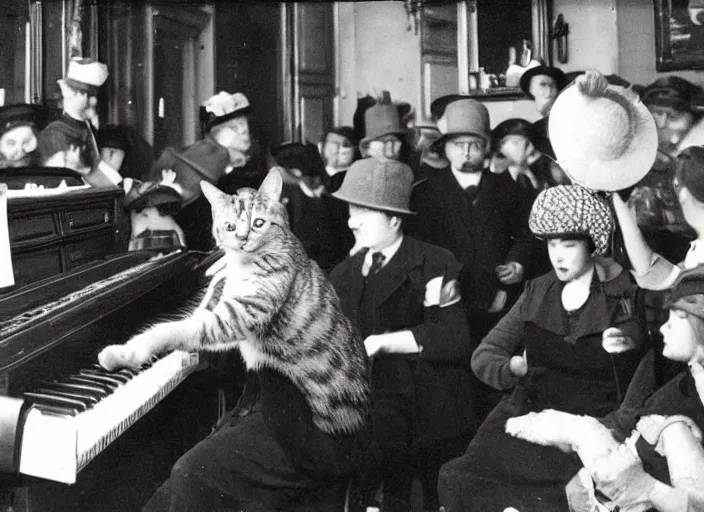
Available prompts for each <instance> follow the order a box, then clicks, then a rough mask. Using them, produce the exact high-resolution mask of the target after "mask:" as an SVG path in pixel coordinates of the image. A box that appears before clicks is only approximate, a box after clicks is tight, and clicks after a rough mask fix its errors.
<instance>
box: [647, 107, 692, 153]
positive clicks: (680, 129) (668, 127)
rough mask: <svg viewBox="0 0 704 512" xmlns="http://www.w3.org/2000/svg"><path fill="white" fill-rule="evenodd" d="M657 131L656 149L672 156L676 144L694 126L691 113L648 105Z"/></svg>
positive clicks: (675, 149)
mask: <svg viewBox="0 0 704 512" xmlns="http://www.w3.org/2000/svg"><path fill="white" fill-rule="evenodd" d="M648 110H650V113H651V114H652V115H653V119H655V126H656V127H657V129H658V149H659V150H660V151H662V152H664V153H666V154H668V155H671V156H674V154H675V153H676V151H677V146H678V144H679V143H680V142H681V141H682V139H683V138H684V136H685V135H687V133H688V132H689V130H690V129H691V128H692V125H693V124H694V115H693V114H692V113H691V112H687V111H684V110H678V109H675V108H672V107H665V106H660V105H648Z"/></svg>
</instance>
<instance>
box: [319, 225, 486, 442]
mask: <svg viewBox="0 0 704 512" xmlns="http://www.w3.org/2000/svg"><path fill="white" fill-rule="evenodd" d="M365 254H366V251H362V252H360V253H357V254H356V255H355V256H353V257H350V258H348V259H346V260H345V261H343V262H342V263H340V264H339V265H338V266H337V267H335V269H334V270H333V271H332V273H331V275H330V281H331V282H332V284H333V286H334V287H335V289H336V290H337V293H338V294H339V296H340V300H341V304H342V310H343V311H344V313H345V314H346V315H347V316H348V317H349V318H350V319H351V320H352V322H353V324H354V325H355V326H356V327H357V328H358V329H359V331H360V333H361V334H362V336H363V337H365V338H366V337H367V336H369V335H372V334H382V333H386V332H394V331H400V330H406V329H409V330H410V331H411V332H412V333H413V335H414V336H415V339H416V342H417V343H418V344H419V345H420V346H422V351H421V352H420V353H419V354H408V355H396V354H394V355H389V354H380V355H379V356H377V357H376V358H375V361H374V376H373V380H372V387H373V396H374V400H375V402H376V404H377V405H378V404H379V403H380V402H382V403H383V402H384V401H389V402H392V401H394V400H395V398H396V397H398V396H401V395H403V396H406V397H407V396H409V394H410V396H411V400H412V403H413V431H414V435H413V444H415V445H417V446H422V445H429V444H432V443H434V442H437V441H441V440H445V439H450V438H454V437H458V436H460V435H463V434H466V433H467V432H473V431H474V430H475V428H476V425H475V423H476V422H475V416H474V409H473V403H472V388H471V386H472V385H471V381H470V373H469V372H470V370H469V364H468V360H469V358H470V356H471V350H472V344H471V342H470V336H469V328H468V326H467V321H466V315H465V312H464V308H463V305H462V303H461V302H459V303H456V304H454V305H451V306H447V307H439V306H430V307H425V306H424V298H425V287H426V284H427V283H428V281H430V280H431V279H433V278H435V277H439V276H444V282H449V281H451V280H452V279H456V278H457V275H458V273H459V270H460V266H459V264H458V263H457V261H456V260H455V258H454V257H453V256H452V254H450V253H449V252H448V251H445V250H443V249H441V248H439V247H435V246H432V245H429V244H426V243H424V242H421V241H418V240H415V239H413V238H411V237H408V236H406V237H404V239H403V242H402V243H401V246H400V247H399V249H398V251H397V252H396V254H395V255H394V256H393V257H392V258H391V260H390V261H389V262H388V263H387V264H386V265H385V266H384V267H383V268H382V270H381V271H380V272H379V273H378V274H377V275H376V279H378V280H379V281H378V288H377V289H376V290H375V294H374V296H373V299H372V300H373V304H372V310H373V313H372V315H371V319H372V320H371V321H370V322H368V323H367V324H365V325H359V317H360V304H361V299H362V296H363V292H364V286H365V284H364V277H363V276H362V265H363V263H364V256H365ZM394 376H396V378H394ZM406 377H408V379H406ZM409 383H410V384H409ZM409 387H410V389H407V388H409Z"/></svg>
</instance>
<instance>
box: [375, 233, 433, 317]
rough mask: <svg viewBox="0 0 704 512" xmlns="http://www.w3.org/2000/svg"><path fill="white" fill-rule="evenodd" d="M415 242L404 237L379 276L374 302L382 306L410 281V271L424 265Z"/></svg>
mask: <svg viewBox="0 0 704 512" xmlns="http://www.w3.org/2000/svg"><path fill="white" fill-rule="evenodd" d="M413 246H414V241H413V240H412V239H411V238H409V237H407V236H404V237H403V241H402V242H401V246H400V247H399V248H398V251H397V252H396V254H394V256H393V258H391V261H389V263H388V264H387V265H386V266H385V267H384V268H383V269H382V270H381V271H380V272H379V273H378V274H377V279H379V283H378V288H377V290H376V295H377V296H376V297H375V298H374V302H375V303H376V304H377V305H379V306H381V305H382V304H383V303H384V302H385V301H386V300H388V299H389V297H391V296H392V295H393V294H394V293H395V292H396V290H398V289H399V288H400V287H401V286H402V285H403V283H405V282H406V280H407V279H408V274H409V271H410V270H411V269H413V268H416V267H418V266H420V265H422V264H423V259H422V256H421V255H420V251H417V250H414V247H413Z"/></svg>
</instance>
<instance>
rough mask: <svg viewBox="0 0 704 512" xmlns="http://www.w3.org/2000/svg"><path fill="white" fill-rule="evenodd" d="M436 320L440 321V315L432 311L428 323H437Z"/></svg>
mask: <svg viewBox="0 0 704 512" xmlns="http://www.w3.org/2000/svg"><path fill="white" fill-rule="evenodd" d="M438 320H440V315H439V314H438V312H437V311H433V312H432V313H430V321H431V322H437V321H438Z"/></svg>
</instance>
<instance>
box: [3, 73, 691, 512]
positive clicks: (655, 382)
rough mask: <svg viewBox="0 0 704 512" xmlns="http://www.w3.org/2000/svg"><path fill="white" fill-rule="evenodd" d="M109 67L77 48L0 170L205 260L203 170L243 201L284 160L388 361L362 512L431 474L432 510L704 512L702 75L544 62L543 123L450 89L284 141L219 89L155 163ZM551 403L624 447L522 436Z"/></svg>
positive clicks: (7, 140) (317, 237) (21, 112)
mask: <svg viewBox="0 0 704 512" xmlns="http://www.w3.org/2000/svg"><path fill="white" fill-rule="evenodd" d="M106 77H107V68H106V67H105V65H103V64H101V63H98V62H94V61H90V60H75V61H72V62H71V64H70V65H69V67H68V70H67V76H66V77H65V78H64V79H63V80H61V81H60V84H59V85H60V87H61V91H62V96H63V113H62V115H61V117H59V118H58V119H55V120H53V121H52V122H51V123H48V124H47V120H46V119H43V118H42V115H41V114H40V112H39V111H38V110H37V109H36V108H35V107H33V106H31V105H8V106H5V107H2V108H1V109H0V167H2V168H7V167H21V166H29V165H39V166H50V167H51V166H56V167H67V168H70V169H72V170H74V171H76V172H78V173H80V174H81V175H82V176H83V178H84V180H85V181H86V183H88V184H90V185H92V186H122V187H123V188H124V189H125V208H126V209H127V210H128V211H130V213H131V216H132V217H131V218H132V238H133V240H137V239H139V238H140V237H145V236H149V234H150V233H153V232H155V231H169V230H173V231H175V232H176V233H177V234H178V237H177V238H178V240H179V243H178V244H177V245H178V246H181V247H188V248H189V249H194V250H202V251H209V250H211V249H213V240H212V236H211V234H210V231H211V224H210V222H211V219H210V207H209V204H208V202H207V200H206V199H205V198H204V197H203V196H202V194H201V189H200V186H199V184H200V181H201V180H205V181H208V182H210V183H212V184H214V185H216V186H217V187H218V188H220V189H221V190H223V191H224V192H226V193H234V192H236V191H237V190H238V189H240V188H242V187H253V188H257V187H258V186H259V185H260V184H261V182H262V180H263V179H264V178H265V176H266V173H267V171H268V170H269V169H270V168H272V167H277V168H278V169H279V171H280V173H281V175H282V177H283V180H284V193H283V202H284V203H285V204H286V207H287V209H288V215H289V220H290V223H291V228H292V230H293V232H294V233H295V234H296V236H297V237H298V238H300V240H301V242H302V243H303V246H304V247H305V249H306V252H307V254H308V255H309V256H310V258H312V259H313V260H314V261H316V262H317V263H318V265H319V266H320V267H321V269H322V270H323V271H324V272H325V273H326V274H327V275H328V276H329V279H330V281H331V283H332V284H333V286H334V287H335V289H336V291H337V292H338V295H339V297H340V300H341V305H342V309H343V310H344V312H345V314H346V315H347V316H348V317H349V318H350V320H351V321H352V323H353V324H354V326H355V328H356V329H357V330H358V332H359V333H360V334H361V336H362V338H363V339H364V344H365V347H366V350H367V354H368V356H369V357H370V358H371V361H372V367H371V373H370V375H371V377H370V378H371V382H372V394H373V404H374V405H373V412H372V417H371V420H370V422H371V425H372V440H371V442H370V445H369V449H368V453H367V454H366V455H365V456H364V457H363V458H362V460H361V462H360V464H359V467H358V469H357V471H355V472H354V473H353V474H351V475H349V478H350V482H351V486H350V490H351V491H350V493H349V501H350V507H351V508H350V509H351V510H354V511H358V510H362V511H363V510H366V507H370V506H371V507H377V508H379V509H380V510H382V511H384V512H395V511H403V512H407V511H409V510H411V501H412V492H411V491H412V488H413V485H412V482H413V481H414V480H415V481H417V482H419V483H420V484H421V488H422V496H423V507H424V510H439V509H440V508H441V507H442V508H444V510H445V511H446V512H456V511H465V510H471V511H474V510H481V511H503V510H504V509H507V508H509V507H514V508H515V509H517V510H519V511H520V512H531V511H535V512H538V511H539V512H546V511H563V510H573V511H579V512H582V511H590V512H591V511H594V510H618V509H620V510H658V511H665V512H669V511H685V510H686V511H694V510H702V511H704V447H703V445H702V428H704V370H703V367H704V330H703V328H702V325H704V324H702V322H703V321H704V284H703V283H704V278H703V277H702V272H703V271H702V267H701V265H702V264H704V240H702V237H704V129H703V128H702V126H704V124H703V123H704V120H702V114H701V113H702V112H704V94H703V93H704V90H703V89H702V88H701V87H700V86H698V85H695V84H693V83H691V82H689V81H687V80H685V79H682V78H680V77H677V76H668V77H664V78H659V79H657V80H655V81H654V82H653V83H651V84H648V85H647V86H639V85H637V84H630V83H628V82H627V81H626V80H624V79H622V78H620V77H617V76H614V75H610V76H603V75H601V74H599V73H598V72H596V71H587V72H584V73H581V72H580V73H571V74H565V73H563V72H562V71H560V70H559V69H557V68H552V67H549V66H536V67H533V68H530V69H529V70H528V71H526V72H525V73H524V75H523V76H522V78H521V80H520V85H521V88H522V89H523V91H524V93H525V94H526V96H527V97H528V98H530V99H532V100H533V101H534V102H535V107H536V109H537V111H538V112H539V114H540V116H541V119H540V120H539V121H537V122H529V121H527V120H525V119H517V118H514V119H507V120H502V122H500V123H497V124H496V125H495V126H493V128H492V121H491V119H490V115H489V111H488V110H487V108H486V107H485V106H484V105H483V104H482V103H481V102H480V101H477V100H476V99H473V98H471V97H469V96H463V95H451V96H446V97H442V98H438V99H436V100H435V102H434V103H433V105H432V108H431V110H432V113H433V120H432V121H424V122H422V123H421V122H420V121H418V122H417V123H413V122H412V121H411V122H409V119H411V118H412V116H411V115H409V114H411V113H412V109H410V106H409V105H408V104H403V103H394V102H393V101H392V99H391V96H390V94H388V93H385V94H384V96H383V97H382V98H379V99H374V98H363V99H360V101H359V108H358V110H357V113H356V114H355V119H354V122H353V123H352V125H351V126H338V127H334V128H331V129H329V130H328V131H326V133H324V134H323V136H322V138H321V140H320V141H306V142H305V143H298V142H294V143H285V144H281V145H278V146H270V145H268V144H265V143H263V142H261V141H258V140H257V139H256V137H254V136H253V135H252V134H251V133H250V121H251V119H252V117H253V116H256V112H255V111H254V110H253V108H252V106H251V105H250V103H249V101H248V99H247V97H246V96H245V95H244V94H242V93H241V92H236V93H234V94H233V93H227V92H220V93H219V94H217V95H214V96H213V97H211V98H210V99H209V100H208V101H207V102H205V103H204V104H203V106H202V107H201V111H200V121H201V128H202V137H201V138H200V140H198V141H197V142H196V143H195V144H192V145H190V146H188V147H185V148H167V149H166V150H164V151H163V153H162V154H161V155H159V157H158V158H155V155H153V154H152V152H151V151H150V148H149V146H148V144H146V142H145V141H144V140H143V139H142V138H141V137H140V136H139V135H138V134H137V133H136V132H135V131H134V130H132V129H130V128H129V127H124V126H106V127H97V126H96V124H97V123H96V121H97V119H96V116H97V114H96V112H97V105H96V97H97V90H98V88H99V87H100V86H101V85H102V84H103V83H104V81H105V79H106ZM668 296H669V297H670V299H669V300H668V301H667V302H665V299H666V298H667V297H668ZM665 307H667V308H669V310H670V313H669V315H670V316H669V319H667V321H665V320H666V318H665V316H663V311H664V312H665V314H666V313H667V309H665ZM687 365H689V366H687ZM549 409H554V410H557V411H561V412H565V413H570V414H572V415H574V417H575V418H579V417H584V416H590V417H594V418H598V419H599V421H600V422H601V423H600V424H602V425H605V426H606V427H608V432H609V433H610V434H611V435H612V436H613V439H614V440H615V441H616V443H620V442H622V441H623V442H624V443H625V444H619V445H618V448H616V449H614V450H612V451H610V452H609V453H607V454H606V455H604V460H606V461H609V462H608V463H606V462H603V461H602V462H601V463H598V464H595V465H594V464H587V463H586V462H585V460H583V459H580V457H579V456H578V455H580V454H581V452H580V451H579V450H578V449H577V448H576V447H575V446H574V445H570V444H569V443H567V444H564V443H563V444H561V445H558V444H557V443H553V444H550V443H548V442H542V443H541V442H540V441H539V440H536V439H538V437H536V436H534V438H529V437H530V436H527V435H523V436H520V435H515V434H514V433H512V432H509V431H507V428H506V425H507V422H510V421H514V420H520V421H525V422H526V423H529V422H528V420H529V419H531V418H534V417H535V416H533V415H534V414H535V413H539V412H541V411H546V410H549ZM526 418H527V419H526ZM673 418H674V419H673ZM536 421H540V420H536ZM576 424H577V421H576V420H575V425H576ZM566 425H567V426H566V427H565V428H567V429H569V428H570V427H569V425H570V424H569V422H568V423H567V424H566ZM575 428H576V427H575ZM632 432H635V433H638V435H632ZM634 437H635V439H633V438H634ZM627 439H631V441H626V440H627ZM584 442H588V441H586V440H585V441H584ZM582 466H585V467H586V469H587V470H589V471H587V473H588V474H587V476H586V477H585V474H584V468H582ZM578 477H579V478H578ZM271 485H272V486H276V482H272V483H271ZM219 492H225V493H226V492H227V490H226V489H225V490H220V491H219ZM177 509H178V508H173V505H172V510H177ZM178 510H180V509H178ZM321 510H328V509H327V508H323V509H321Z"/></svg>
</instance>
